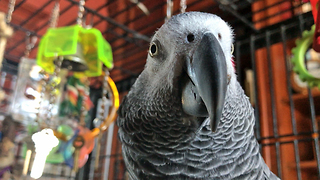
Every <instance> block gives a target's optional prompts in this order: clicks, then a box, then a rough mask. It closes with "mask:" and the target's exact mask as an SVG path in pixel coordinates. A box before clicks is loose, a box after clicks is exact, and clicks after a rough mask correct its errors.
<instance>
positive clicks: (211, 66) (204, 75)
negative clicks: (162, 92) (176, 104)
mask: <svg viewBox="0 0 320 180" xmlns="http://www.w3.org/2000/svg"><path fill="white" fill-rule="evenodd" d="M185 70H186V74H187V78H184V80H183V90H182V107H183V110H184V111H185V112H186V113H187V114H190V115H193V116H197V117H208V116H209V118H210V127H211V130H212V132H215V131H216V129H217V127H218V124H219V121H220V119H221V116H222V110H223V107H224V101H225V95H226V90H227V65H226V62H225V56H224V52H223V50H222V48H221V46H220V43H219V42H218V40H217V39H216V38H215V36H214V35H213V34H212V33H209V32H208V33H205V34H204V35H203V37H202V40H201V41H200V43H199V44H198V46H197V47H196V49H195V52H194V53H193V56H192V57H190V58H188V59H187V60H186V69H185Z"/></svg>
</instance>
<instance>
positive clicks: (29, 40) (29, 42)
mask: <svg viewBox="0 0 320 180" xmlns="http://www.w3.org/2000/svg"><path fill="white" fill-rule="evenodd" d="M37 40H38V37H37V36H31V37H30V32H27V33H26V50H25V51H24V57H28V56H29V54H30V52H31V50H32V49H33V48H34V46H35V45H36V43H37Z"/></svg>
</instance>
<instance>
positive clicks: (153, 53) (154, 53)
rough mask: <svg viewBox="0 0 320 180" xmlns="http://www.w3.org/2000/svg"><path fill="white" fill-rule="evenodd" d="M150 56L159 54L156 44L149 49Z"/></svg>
mask: <svg viewBox="0 0 320 180" xmlns="http://www.w3.org/2000/svg"><path fill="white" fill-rule="evenodd" d="M149 54H150V56H151V57H152V56H155V55H157V54H158V46H157V45H156V43H152V44H151V46H150V48H149Z"/></svg>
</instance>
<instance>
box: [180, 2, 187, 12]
mask: <svg viewBox="0 0 320 180" xmlns="http://www.w3.org/2000/svg"><path fill="white" fill-rule="evenodd" d="M186 9H187V0H180V12H181V13H185V12H186Z"/></svg>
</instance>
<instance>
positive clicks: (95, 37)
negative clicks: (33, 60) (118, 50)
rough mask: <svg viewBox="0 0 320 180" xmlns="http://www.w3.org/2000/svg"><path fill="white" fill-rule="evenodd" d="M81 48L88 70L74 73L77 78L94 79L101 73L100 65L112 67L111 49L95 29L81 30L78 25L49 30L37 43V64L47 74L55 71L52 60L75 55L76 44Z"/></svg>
mask: <svg viewBox="0 0 320 180" xmlns="http://www.w3.org/2000/svg"><path fill="white" fill-rule="evenodd" d="M78 43H80V44H81V45H82V48H83V54H84V59H85V61H86V63H87V65H88V70H86V71H85V72H83V73H76V74H77V76H78V77H79V76H87V77H94V76H100V75H101V73H102V63H103V64H104V65H105V66H106V67H107V68H109V69H111V68H112V67H113V57H112V49H111V46H110V44H109V43H108V42H107V41H106V40H105V39H104V38H103V36H102V34H101V32H100V31H99V30H98V29H95V28H89V29H86V28H83V27H82V26H79V25H74V26H66V27H60V28H49V29H48V31H47V33H46V34H45V35H44V36H43V37H42V39H41V41H40V43H39V50H38V54H37V64H38V65H39V66H41V67H42V68H43V69H44V70H45V71H47V72H48V73H53V71H54V69H55V64H54V60H55V59H56V58H57V57H58V56H66V55H72V54H75V53H76V51H77V44H78Z"/></svg>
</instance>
